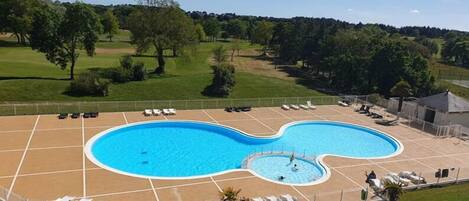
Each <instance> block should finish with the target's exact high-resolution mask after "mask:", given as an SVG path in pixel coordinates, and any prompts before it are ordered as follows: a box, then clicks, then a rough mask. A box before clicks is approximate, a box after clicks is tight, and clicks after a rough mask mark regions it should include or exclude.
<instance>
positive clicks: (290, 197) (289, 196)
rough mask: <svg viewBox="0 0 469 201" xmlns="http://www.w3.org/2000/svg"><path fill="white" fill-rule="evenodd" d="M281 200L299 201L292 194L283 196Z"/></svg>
mask: <svg viewBox="0 0 469 201" xmlns="http://www.w3.org/2000/svg"><path fill="white" fill-rule="evenodd" d="M280 200H282V201H297V200H298V199H297V198H296V197H293V196H291V195H290V194H286V195H281V196H280Z"/></svg>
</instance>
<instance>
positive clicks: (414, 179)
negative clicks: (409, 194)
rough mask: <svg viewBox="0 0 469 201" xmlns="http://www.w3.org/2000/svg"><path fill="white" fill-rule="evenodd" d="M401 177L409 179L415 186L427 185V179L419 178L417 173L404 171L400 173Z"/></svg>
mask: <svg viewBox="0 0 469 201" xmlns="http://www.w3.org/2000/svg"><path fill="white" fill-rule="evenodd" d="M399 176H400V177H403V178H407V179H409V180H410V181H411V182H412V183H414V184H424V183H427V182H426V181H425V178H423V177H420V176H418V175H417V174H415V172H411V171H402V172H400V173H399Z"/></svg>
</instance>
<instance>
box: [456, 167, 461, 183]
mask: <svg viewBox="0 0 469 201" xmlns="http://www.w3.org/2000/svg"><path fill="white" fill-rule="evenodd" d="M459 171H461V168H458V172H457V173H456V184H458V183H459Z"/></svg>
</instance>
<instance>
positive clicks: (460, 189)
mask: <svg viewBox="0 0 469 201" xmlns="http://www.w3.org/2000/svg"><path fill="white" fill-rule="evenodd" d="M463 200H469V184H467V183H466V184H461V185H452V186H448V187H444V188H434V189H425V190H419V191H412V192H407V193H405V194H404V196H403V197H402V199H401V201H463Z"/></svg>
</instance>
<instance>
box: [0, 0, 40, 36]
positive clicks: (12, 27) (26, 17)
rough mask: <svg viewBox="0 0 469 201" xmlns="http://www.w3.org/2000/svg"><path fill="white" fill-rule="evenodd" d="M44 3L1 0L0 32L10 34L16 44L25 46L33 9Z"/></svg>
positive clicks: (25, 0)
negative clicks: (15, 39)
mask: <svg viewBox="0 0 469 201" xmlns="http://www.w3.org/2000/svg"><path fill="white" fill-rule="evenodd" d="M45 3H47V2H46V1H44V2H43V1H38V0H2V1H0V32H1V31H3V32H11V33H13V35H14V36H15V37H16V38H17V42H18V44H23V45H25V44H26V43H27V41H28V37H29V35H28V33H29V32H30V31H31V26H32V25H31V23H32V15H33V11H34V9H36V8H37V7H39V6H40V5H42V4H45Z"/></svg>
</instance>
